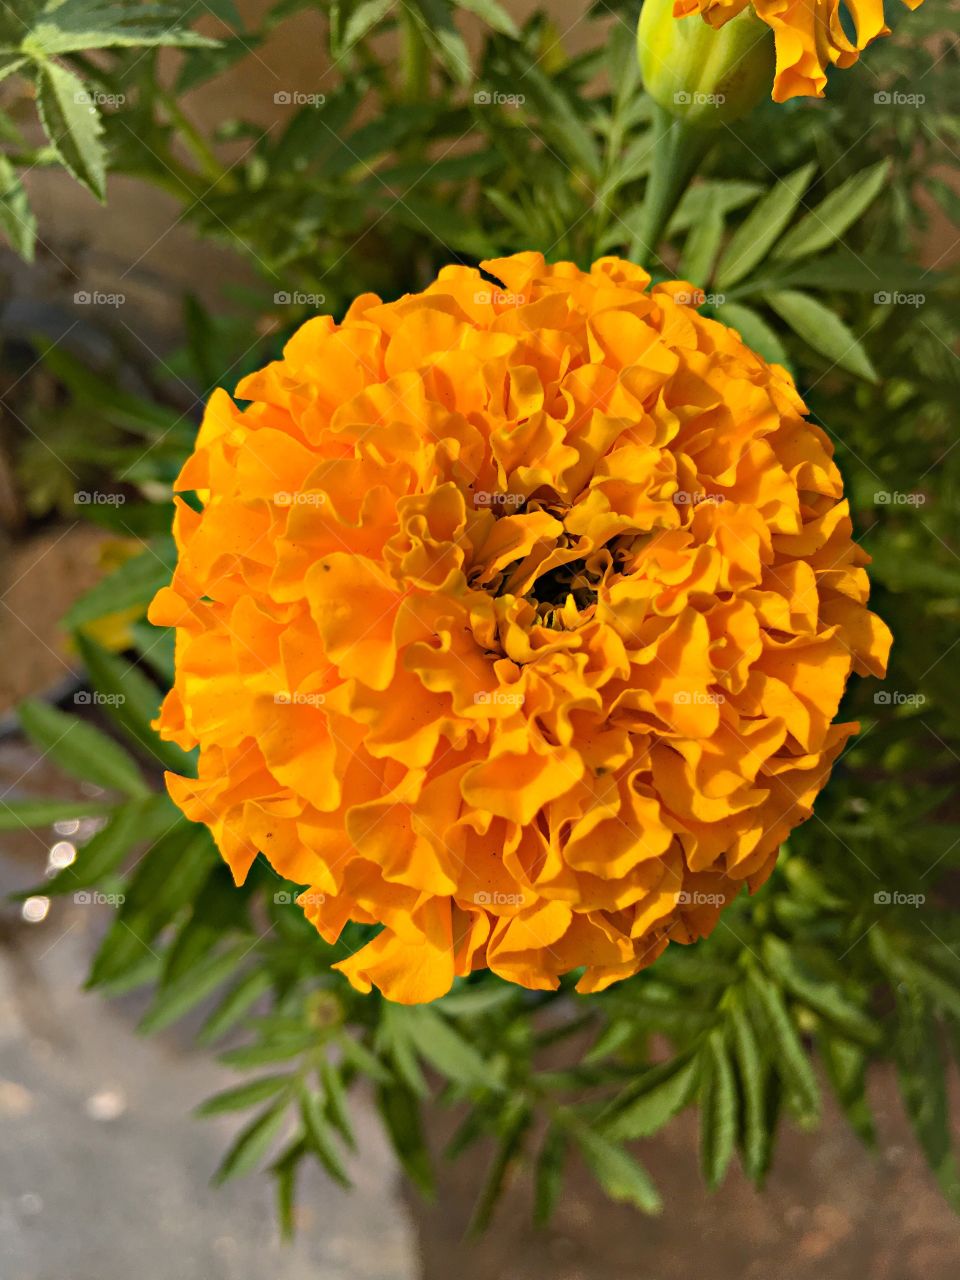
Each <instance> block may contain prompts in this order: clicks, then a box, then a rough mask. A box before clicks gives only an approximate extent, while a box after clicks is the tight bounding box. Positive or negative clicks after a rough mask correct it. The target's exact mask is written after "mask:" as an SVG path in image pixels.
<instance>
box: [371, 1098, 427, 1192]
mask: <svg viewBox="0 0 960 1280" xmlns="http://www.w3.org/2000/svg"><path fill="white" fill-rule="evenodd" d="M377 1108H378V1110H379V1112H380V1115H381V1117H382V1118H383V1122H384V1124H385V1125H386V1128H387V1133H388V1135H389V1137H390V1141H391V1142H392V1143H393V1148H394V1150H395V1151H396V1153H397V1156H398V1157H399V1159H400V1163H401V1164H402V1165H403V1167H404V1169H405V1170H406V1172H407V1176H408V1177H409V1178H410V1180H411V1182H413V1184H414V1185H415V1186H417V1187H419V1188H420V1191H421V1192H422V1193H423V1195H424V1196H426V1198H427V1199H428V1200H432V1199H433V1196H434V1181H433V1169H432V1167H431V1164H430V1155H429V1153H428V1151H427V1145H426V1142H425V1141H424V1137H423V1123H422V1121H421V1118H420V1103H419V1101H418V1099H417V1096H416V1094H414V1093H413V1092H411V1090H409V1089H407V1088H405V1087H404V1086H402V1085H392V1086H381V1088H379V1089H378V1090H377Z"/></svg>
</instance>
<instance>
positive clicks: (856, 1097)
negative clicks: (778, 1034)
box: [818, 1034, 876, 1146]
mask: <svg viewBox="0 0 960 1280" xmlns="http://www.w3.org/2000/svg"><path fill="white" fill-rule="evenodd" d="M818 1041H819V1044H820V1051H821V1053H822V1055H823V1061H824V1065H825V1066H826V1069H827V1077H828V1079H829V1080H830V1083H831V1085H832V1086H833V1091H834V1093H835V1094H836V1095H837V1100H838V1101H839V1103H840V1105H841V1106H842V1107H843V1110H844V1113H845V1114H846V1117H847V1119H848V1120H849V1121H850V1124H851V1126H852V1127H853V1129H854V1131H855V1132H856V1133H857V1134H859V1136H860V1137H861V1138H862V1139H863V1141H864V1142H866V1143H868V1144H869V1145H870V1146H874V1145H875V1144H876V1132H875V1130H874V1125H873V1115H872V1113H871V1111H870V1102H869V1099H868V1098H867V1091H866V1089H867V1065H868V1057H867V1054H866V1052H865V1051H864V1049H863V1046H862V1045H859V1044H853V1043H851V1042H850V1041H849V1040H844V1039H842V1038H841V1037H840V1036H835V1035H829V1034H827V1035H820V1036H818Z"/></svg>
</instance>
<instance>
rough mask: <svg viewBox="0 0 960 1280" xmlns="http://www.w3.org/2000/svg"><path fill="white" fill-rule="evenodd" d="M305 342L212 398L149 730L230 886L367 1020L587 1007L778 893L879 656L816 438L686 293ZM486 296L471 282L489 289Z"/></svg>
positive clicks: (544, 295) (566, 266)
mask: <svg viewBox="0 0 960 1280" xmlns="http://www.w3.org/2000/svg"><path fill="white" fill-rule="evenodd" d="M484 267H485V269H486V273H487V275H486V276H484V275H481V274H480V272H478V271H476V270H473V269H470V268H466V267H447V268H445V269H444V270H443V271H441V273H440V276H439V278H438V279H437V280H436V281H435V282H434V283H433V284H431V285H430V286H429V287H428V288H427V289H425V290H424V291H423V292H422V293H419V294H411V295H408V296H406V297H404V298H401V299H400V300H399V301H397V302H392V303H388V304H384V303H383V302H381V301H380V299H379V298H377V297H375V296H373V295H370V294H367V295H364V296H363V297H360V298H358V299H357V300H356V302H354V303H353V305H352V306H351V307H350V310H349V311H348V312H347V314H346V316H345V318H344V320H343V322H342V323H341V324H339V325H338V324H336V323H334V321H333V320H332V319H331V318H330V317H329V316H319V317H317V318H315V319H312V320H309V321H308V322H307V323H306V324H305V325H303V327H302V328H301V329H300V330H299V331H298V332H297V333H296V334H295V335H294V336H293V337H292V338H291V339H290V341H289V343H288V344H287V346H286V348H285V349H284V354H283V359H282V360H279V361H277V362H275V363H273V364H270V365H268V366H267V368H265V369H262V370H261V371H260V372H259V373H255V374H253V375H252V376H251V377H248V378H245V379H244V380H243V382H241V384H240V386H239V387H238V389H237V394H238V396H240V397H241V398H243V399H244V400H248V401H250V402H251V403H250V404H249V406H248V407H247V408H245V409H240V408H238V407H237V406H236V405H234V403H233V402H232V401H231V399H230V398H229V396H227V395H226V394H225V393H224V392H217V393H215V394H214V396H213V397H212V398H211V400H210V404H209V407H208V409H207V413H206V416H205V418H204V421H203V425H202V427H201V428H200V433H199V436H198V438H197V445H196V450H195V452H194V454H193V456H192V457H191V458H190V459H189V461H188V462H187V463H186V466H185V467H184V469H183V472H182V474H181V476H180V478H179V482H178V488H180V489H181V490H196V491H197V492H198V494H199V496H200V498H201V501H202V509H201V510H199V511H198V510H195V509H194V508H193V507H192V506H190V505H188V504H187V503H185V502H183V501H179V500H178V510H177V516H176V525H175V531H176V537H177V542H178V545H179V548H180V560H179V565H178V568H177V570H176V573H175V575H174V579H173V583H172V586H170V587H168V588H165V589H163V590H162V591H161V592H160V593H159V594H158V596H157V598H156V600H155V601H154V603H153V606H152V611H151V617H152V620H153V621H154V622H156V623H158V624H160V625H169V626H175V627H176V628H177V676H176V683H175V686H174V688H173V690H172V692H171V693H170V694H169V696H168V697H167V699H166V701H165V703H164V706H163V710H162V713H161V717H160V721H159V725H160V728H161V732H162V733H163V735H164V737H166V738H169V739H172V740H173V741H175V742H177V743H179V744H180V745H181V746H183V747H191V746H193V745H194V744H197V743H199V745H200V765H199V777H198V778H197V779H190V778H181V777H176V776H168V785H169V788H170V792H171V795H172V796H173V798H174V800H175V801H176V802H177V804H178V805H179V806H180V807H181V808H182V810H183V812H184V813H185V814H186V815H187V816H188V817H189V818H191V819H193V820H195V821H198V822H204V823H206V824H207V825H208V826H209V827H210V829H211V830H212V832H213V834H214V836H215V838H216V841H217V844H218V845H219V847H220V849H221V850H222V852H223V856H224V857H225V858H226V860H227V861H228V862H229V864H230V866H231V868H232V869H233V872H234V875H235V877H236V878H237V880H238V881H240V880H242V879H243V877H244V876H245V875H246V873H247V871H248V869H249V867H250V865H251V863H252V862H253V860H254V858H255V857H256V856H257V854H258V852H260V851H263V852H264V854H265V855H266V856H267V858H269V860H270V862H271V863H272V864H273V866H274V867H275V868H276V869H277V870H278V871H279V872H280V873H281V874H282V875H283V876H285V877H287V878H289V879H290V880H293V881H295V882H296V883H298V884H304V885H308V886H309V890H308V891H307V892H306V893H305V894H304V895H303V896H302V899H301V901H302V903H303V906H304V908H305V910H306V913H307V915H308V916H309V918H310V919H311V920H312V921H313V922H314V924H315V925H316V927H317V929H319V931H320V932H321V934H322V935H323V936H324V937H325V938H326V939H328V940H329V941H331V942H334V941H336V939H337V938H338V937H339V935H340V932H341V930H342V929H343V926H344V924H345V922H346V921H347V920H354V921H360V922H364V923H368V924H377V923H379V924H382V925H383V929H382V931H381V932H380V933H379V934H377V936H376V937H375V938H374V940H373V941H372V942H370V943H369V944H368V945H367V946H365V947H363V948H362V949H361V950H360V951H359V952H358V953H357V954H355V955H352V956H350V958H349V959H346V960H344V961H342V962H341V963H340V965H339V966H338V967H339V968H341V969H342V970H343V971H344V973H345V974H346V975H347V977H348V978H349V980H350V982H351V983H353V985H354V986H355V987H357V988H359V989H360V990H362V991H369V990H370V987H371V985H373V984H375V985H376V986H377V987H379V988H380V989H381V990H382V991H383V992H384V993H385V994H386V995H387V996H388V997H390V998H391V999H393V1000H398V1001H402V1002H408V1003H414V1002H417V1001H424V1000H432V999H434V998H436V997H438V996H442V995H443V994H444V992H445V991H447V990H448V988H449V987H450V984H451V982H452V981H453V979H454V977H455V976H457V975H463V974H467V973H470V972H471V970H474V969H478V968H483V967H487V968H489V969H491V970H493V971H494V972H495V973H497V974H500V975H501V976H502V977H503V978H506V979H508V980H510V981H512V982H517V983H521V984H522V985H524V986H526V987H533V988H546V989H549V988H554V987H556V986H557V982H558V978H559V975H561V974H563V973H565V972H567V971H569V970H571V969H575V968H579V967H584V968H585V972H584V974H583V976H582V978H581V980H580V983H579V989H580V990H582V991H597V990H600V989H602V988H603V987H605V986H607V985H608V984H609V983H611V982H614V981H616V980H617V979H620V978H624V977H627V976H628V975H630V974H633V973H636V972H637V971H638V970H639V969H641V968H642V967H643V966H645V965H647V964H649V963H650V962H651V961H652V960H653V959H654V958H655V957H656V956H657V955H659V954H660V953H661V952H662V951H663V949H664V948H665V947H666V945H667V943H668V942H669V941H671V940H673V941H677V942H691V941H693V940H694V939H696V938H698V937H700V936H702V935H704V934H706V933H709V932H710V930H711V929H712V928H713V926H714V925H715V923H716V921H717V918H718V915H719V911H720V908H721V905H722V904H723V903H724V902H726V901H728V900H729V899H730V898H731V897H732V896H733V895H735V894H736V893H737V892H738V891H739V890H740V889H741V888H742V887H743V885H744V884H745V883H746V884H749V885H750V886H751V888H754V887H756V886H757V885H759V884H760V883H762V882H763V880H764V879H765V878H766V877H767V876H768V875H769V874H770V872H771V870H772V868H773V865H774V862H775V860H776V856H777V849H778V847H779V845H780V843H781V842H782V841H783V839H784V838H785V836H786V835H787V833H788V832H789V831H790V830H791V828H793V827H794V826H796V825H797V823H799V822H801V821H803V820H804V819H805V818H806V817H808V816H809V814H810V812H811V809H812V805H813V802H814V798H815V797H816V795H817V793H818V791H819V790H820V788H821V787H822V785H823V783H824V781H825V779H826V777H827V774H828V772H829V769H830V765H831V763H832V761H833V760H834V758H835V757H836V755H837V754H838V752H839V751H840V750H841V748H842V747H843V744H844V742H845V741H846V739H847V738H848V737H849V736H850V734H852V733H854V732H855V731H856V729H857V727H858V726H857V725H855V724H833V720H834V717H835V716H836V714H837V707H838V704H839V701H840V697H841V694H842V693H843V689H844V685H845V683H846V680H847V677H848V675H849V674H850V672H851V670H855V671H858V672H861V673H865V672H872V673H874V674H881V673H882V672H883V670H884V666H885V662H886V656H887V651H888V647H889V639H890V638H889V634H888V632H887V629H886V627H885V626H884V624H883V623H882V622H880V621H879V620H878V619H877V618H875V617H874V616H873V615H872V614H871V613H869V612H868V610H867V609H866V607H865V601H866V599H867V593H868V585H867V577H866V573H865V571H864V568H863V566H864V564H866V563H867V562H868V557H867V555H866V554H865V553H864V552H863V551H862V550H861V549H860V548H859V547H858V546H857V545H856V543H855V542H854V541H853V540H852V538H851V524H850V517H849V513H848V507H847V503H846V502H845V501H844V500H843V496H842V488H841V481H840V476H839V474H838V472H837V469H836V467H835V466H834V464H833V462H832V460H831V453H832V449H831V446H830V443H829V441H828V439H827V438H826V437H825V435H824V433H823V432H822V431H820V430H819V428H817V427H816V426H814V425H812V424H811V423H809V422H808V421H806V420H805V419H804V416H803V414H804V412H805V410H804V405H803V403H802V401H801V400H800V398H799V396H798V394H797V392H796V389H795V387H794V385H793V382H792V380H791V378H790V376H789V374H788V373H787V372H786V370H784V369H783V368H781V367H780V366H778V365H769V364H767V363H766V362H765V361H764V360H762V359H761V358H760V356H758V355H756V354H755V353H754V352H752V351H751V350H749V349H748V348H747V347H746V346H744V344H743V342H742V341H741V340H740V337H739V336H738V334H737V333H735V332H734V331H733V330H732V329H729V328H727V327H726V326H725V325H723V324H719V323H717V322H716V321H714V320H710V319H706V318H705V317H703V316H701V315H699V314H698V313H697V311H696V310H695V307H694V306H691V305H689V304H690V303H691V302H693V303H696V302H697V301H699V299H698V298H697V297H696V295H695V293H694V290H693V289H692V287H691V286H690V285H686V284H683V283H680V282H675V283H671V284H661V285H657V286H656V287H654V288H653V289H649V288H648V286H649V284H650V278H649V276H648V275H647V273H646V272H645V271H643V270H642V269H641V268H640V267H637V266H634V265H632V264H630V263H627V262H622V261H619V260H618V259H615V258H605V259H602V260H601V261H599V262H597V263H595V264H594V266H593V268H592V269H591V270H590V271H589V272H584V271H580V270H579V269H578V268H577V267H576V266H574V265H572V264H571V263H566V262H562V263H558V264H556V265H553V266H550V265H547V264H546V263H545V262H544V259H543V257H542V256H541V255H540V254H536V253H522V254H518V255H516V256H515V257H511V258H504V259H502V260H498V261H494V262H487V263H485V264H484ZM491 278H493V279H495V280H496V281H497V283H492V282H491Z"/></svg>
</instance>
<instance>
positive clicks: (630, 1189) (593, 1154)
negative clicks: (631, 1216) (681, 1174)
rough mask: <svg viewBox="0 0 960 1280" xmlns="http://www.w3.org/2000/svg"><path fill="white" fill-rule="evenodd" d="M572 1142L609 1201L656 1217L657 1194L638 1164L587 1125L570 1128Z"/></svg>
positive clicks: (658, 1206)
mask: <svg viewBox="0 0 960 1280" xmlns="http://www.w3.org/2000/svg"><path fill="white" fill-rule="evenodd" d="M571 1133H572V1135H573V1138H574V1141H575V1142H576V1144H577V1146H578V1147H579V1148H580V1151H581V1152H582V1154H583V1158H584V1160H585V1162H586V1164H587V1166H588V1168H589V1169H590V1171H591V1173H592V1174H593V1176H594V1177H595V1178H596V1179H597V1181H598V1182H599V1183H600V1185H601V1187H603V1189H604V1191H605V1192H606V1193H607V1195H608V1196H609V1197H610V1198H611V1200H622V1201H625V1202H626V1203H628V1204H632V1205H635V1206H636V1207H637V1208H638V1209H641V1210H642V1211H643V1212H644V1213H659V1212H660V1209H661V1207H662V1203H661V1200H660V1195H659V1192H658V1191H657V1188H656V1187H655V1186H654V1184H653V1181H652V1179H651V1177H650V1175H649V1174H648V1173H647V1171H646V1169H644V1167H643V1165H642V1164H641V1163H640V1161H639V1160H636V1159H634V1157H633V1156H631V1155H630V1154H629V1153H628V1152H626V1151H625V1150H624V1149H623V1147H621V1146H618V1145H617V1144H616V1143H613V1142H610V1141H609V1140H608V1139H607V1138H605V1137H604V1136H603V1135H602V1134H600V1133H596V1132H595V1131H594V1130H592V1129H591V1128H589V1127H588V1126H587V1125H583V1124H577V1125H575V1126H572V1127H571Z"/></svg>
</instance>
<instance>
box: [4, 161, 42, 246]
mask: <svg viewBox="0 0 960 1280" xmlns="http://www.w3.org/2000/svg"><path fill="white" fill-rule="evenodd" d="M0 231H3V233H4V235H5V236H6V237H7V239H8V240H9V241H10V243H11V245H13V247H14V249H16V251H17V253H19V255H20V257H21V258H24V259H25V260H26V261H27V262H32V261H33V252H34V248H35V246H36V241H37V219H36V217H35V216H34V213H33V210H32V209H31V208H30V201H29V200H28V199H27V193H26V190H25V189H24V186H23V183H22V182H21V181H20V179H19V178H18V177H17V173H16V170H15V169H14V167H13V165H12V164H11V163H10V161H9V160H8V159H7V157H6V156H4V155H0Z"/></svg>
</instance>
